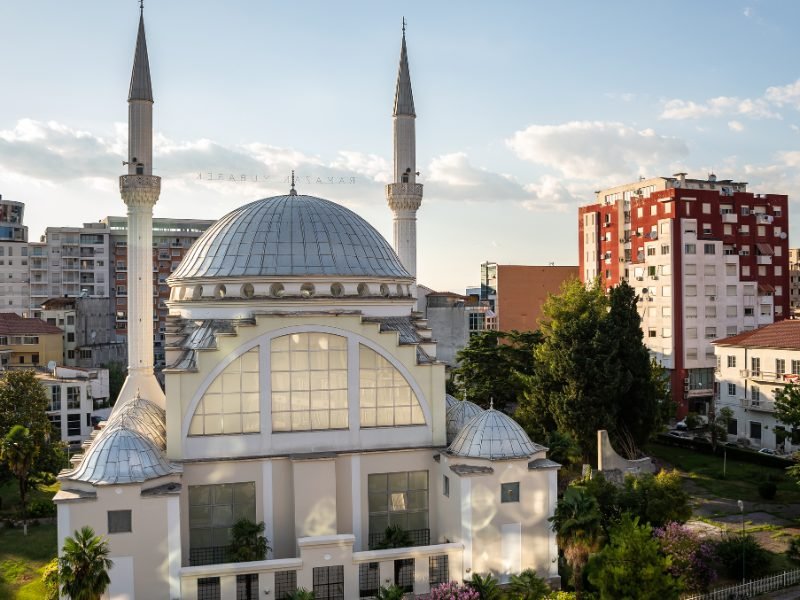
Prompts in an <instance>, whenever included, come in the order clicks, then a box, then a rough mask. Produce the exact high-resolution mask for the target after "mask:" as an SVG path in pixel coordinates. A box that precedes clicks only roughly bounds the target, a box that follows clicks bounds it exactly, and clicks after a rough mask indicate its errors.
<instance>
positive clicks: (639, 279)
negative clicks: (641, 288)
mask: <svg viewBox="0 0 800 600" xmlns="http://www.w3.org/2000/svg"><path fill="white" fill-rule="evenodd" d="M636 281H644V277H643V276H641V275H639V276H638V277H637V278H636Z"/></svg>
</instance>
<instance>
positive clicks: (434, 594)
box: [428, 581, 480, 600]
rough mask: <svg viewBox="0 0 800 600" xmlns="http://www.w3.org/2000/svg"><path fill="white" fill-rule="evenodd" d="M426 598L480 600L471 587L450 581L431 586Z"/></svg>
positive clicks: (435, 599)
mask: <svg viewBox="0 0 800 600" xmlns="http://www.w3.org/2000/svg"><path fill="white" fill-rule="evenodd" d="M428 600H480V596H479V595H478V592H476V591H475V590H474V589H472V588H471V587H469V586H466V585H458V584H457V583H456V582H455V581H451V582H450V583H440V584H439V585H437V586H436V587H435V588H432V589H431V593H430V595H429V596H428Z"/></svg>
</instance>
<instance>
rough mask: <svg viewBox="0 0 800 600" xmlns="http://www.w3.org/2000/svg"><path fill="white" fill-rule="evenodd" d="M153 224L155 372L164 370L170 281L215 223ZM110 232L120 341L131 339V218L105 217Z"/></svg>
mask: <svg viewBox="0 0 800 600" xmlns="http://www.w3.org/2000/svg"><path fill="white" fill-rule="evenodd" d="M152 221H153V234H152V235H153V238H152V239H153V294H154V295H153V346H154V348H155V355H154V357H153V360H154V365H155V367H156V368H163V366H164V336H165V331H166V323H167V313H168V311H167V304H166V302H167V300H169V286H168V285H167V278H168V277H169V276H170V274H171V273H172V272H173V271H174V270H175V269H176V268H178V265H179V264H180V262H181V260H182V259H183V257H184V255H185V254H186V252H188V250H189V248H190V247H191V245H192V244H193V243H194V242H195V240H196V239H197V238H198V237H200V235H201V234H202V233H203V232H204V231H205V230H206V229H208V228H209V227H210V226H211V225H212V224H213V223H214V221H208V220H201V219H168V218H162V219H152ZM102 222H103V223H105V224H106V225H107V226H108V229H109V231H110V247H111V255H112V256H111V262H110V263H109V264H110V277H109V280H110V281H113V282H114V283H113V285H111V290H110V291H111V297H112V299H113V300H112V302H113V307H114V308H113V311H114V315H115V319H114V330H115V333H116V336H117V340H118V341H119V342H121V343H125V341H126V340H127V337H128V285H127V277H128V218H127V217H106V218H105V219H103V221H102Z"/></svg>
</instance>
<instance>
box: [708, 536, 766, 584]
mask: <svg viewBox="0 0 800 600" xmlns="http://www.w3.org/2000/svg"><path fill="white" fill-rule="evenodd" d="M714 551H715V552H716V554H717V557H718V558H719V563H720V566H721V567H722V568H723V569H724V571H725V573H726V574H727V575H728V577H730V578H732V579H741V578H742V552H744V562H745V564H744V574H745V576H747V577H748V578H753V577H758V576H760V575H764V574H765V573H766V572H767V570H768V569H769V565H770V562H771V556H770V553H769V552H768V551H767V550H765V549H764V548H762V547H761V545H760V544H759V543H758V541H756V539H755V538H754V537H753V536H752V535H750V534H746V535H744V536H742V535H731V534H726V535H725V536H724V537H723V538H722V539H721V540H719V541H718V542H717V543H716V546H715V548H714Z"/></svg>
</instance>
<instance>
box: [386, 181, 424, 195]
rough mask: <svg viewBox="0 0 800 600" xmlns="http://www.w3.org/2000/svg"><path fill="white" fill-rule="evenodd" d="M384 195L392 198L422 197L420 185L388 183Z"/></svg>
mask: <svg viewBox="0 0 800 600" xmlns="http://www.w3.org/2000/svg"><path fill="white" fill-rule="evenodd" d="M386 195H387V196H388V197H389V198H391V197H393V196H422V184H421V183H390V184H388V185H387V186H386Z"/></svg>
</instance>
